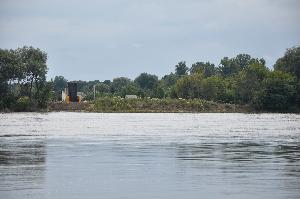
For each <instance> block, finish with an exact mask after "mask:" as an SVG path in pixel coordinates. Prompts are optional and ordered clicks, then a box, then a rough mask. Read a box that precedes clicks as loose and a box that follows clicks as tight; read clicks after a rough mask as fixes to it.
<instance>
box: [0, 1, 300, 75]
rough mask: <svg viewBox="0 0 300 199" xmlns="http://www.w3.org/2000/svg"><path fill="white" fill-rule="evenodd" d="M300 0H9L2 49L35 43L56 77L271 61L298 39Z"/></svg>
mask: <svg viewBox="0 0 300 199" xmlns="http://www.w3.org/2000/svg"><path fill="white" fill-rule="evenodd" d="M299 2H300V1H297V0H284V1H283V0H251V1H250V0H246V1H240V0H210V1H208V0H207V1H204V0H185V1H173V0H163V1H162V0H130V1H129V0H102V1H97V0H86V1H80V0H75V1H72V2H71V1H59V0H44V1H38V0H24V1H17V0H9V1H8V0H4V1H3V0H2V1H1V2H0V26H1V32H0V44H1V46H0V47H1V48H16V47H18V46H22V45H33V46H35V47H39V48H42V49H44V50H46V51H47V52H48V55H49V67H50V71H49V76H51V77H53V76H54V75H57V74H62V75H64V76H66V77H67V78H68V79H100V80H104V79H111V78H113V77H116V76H128V77H131V78H133V77H135V76H137V75H138V74H139V73H141V72H149V73H155V74H158V75H159V76H162V75H164V74H166V73H169V72H171V71H173V70H174V65H175V64H176V62H178V61H180V60H186V61H187V62H188V63H189V64H191V63H192V62H194V61H208V60H209V61H213V62H214V63H215V64H218V62H219V60H220V59H221V58H222V57H223V56H234V55H235V54H237V53H249V54H251V55H253V56H257V57H264V58H266V60H267V63H268V64H269V65H270V66H271V65H272V64H273V63H274V61H275V60H276V59H277V58H278V57H279V56H281V55H282V54H283V52H284V50H285V48H288V47H291V46H293V45H299V43H300V38H299V35H300V34H299V33H300V27H299V25H298V19H300V13H299V12H298V10H299V8H300V3H299Z"/></svg>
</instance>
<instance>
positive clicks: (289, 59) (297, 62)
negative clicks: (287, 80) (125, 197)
mask: <svg viewBox="0 0 300 199" xmlns="http://www.w3.org/2000/svg"><path fill="white" fill-rule="evenodd" d="M274 69H275V70H280V71H284V72H288V73H291V74H293V75H296V77H297V78H298V80H300V47H293V48H289V49H287V50H286V52H285V54H284V56H283V57H281V58H279V59H278V60H277V61H276V63H275V65H274Z"/></svg>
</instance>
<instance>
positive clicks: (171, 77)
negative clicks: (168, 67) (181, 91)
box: [162, 73, 178, 87]
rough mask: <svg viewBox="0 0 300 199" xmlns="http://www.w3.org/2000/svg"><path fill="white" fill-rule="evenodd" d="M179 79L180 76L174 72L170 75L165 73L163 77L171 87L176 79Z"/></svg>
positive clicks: (167, 85) (165, 82)
mask: <svg viewBox="0 0 300 199" xmlns="http://www.w3.org/2000/svg"><path fill="white" fill-rule="evenodd" d="M177 80H178V76H177V75H175V74H174V73H170V74H169V75H165V76H163V78H162V81H163V83H164V85H165V86H166V87H171V86H173V85H175V83H176V81H177Z"/></svg>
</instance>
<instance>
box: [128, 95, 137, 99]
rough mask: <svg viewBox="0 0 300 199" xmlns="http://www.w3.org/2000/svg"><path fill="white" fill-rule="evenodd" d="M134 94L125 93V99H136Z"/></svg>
mask: <svg viewBox="0 0 300 199" xmlns="http://www.w3.org/2000/svg"><path fill="white" fill-rule="evenodd" d="M137 98H138V97H137V96H136V95H125V99H137Z"/></svg>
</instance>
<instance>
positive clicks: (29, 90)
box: [0, 46, 52, 111]
mask: <svg viewBox="0 0 300 199" xmlns="http://www.w3.org/2000/svg"><path fill="white" fill-rule="evenodd" d="M46 62H47V54H46V53H45V52H43V51H41V50H40V49H35V48H33V47H26V46H25V47H23V48H18V49H16V50H5V49H0V94H1V98H0V110H3V109H9V110H15V111H25V110H27V111H28V110H35V109H37V108H46V107H47V102H48V100H49V98H50V95H51V93H52V83H51V82H47V81H46V73H47V65H46Z"/></svg>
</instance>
